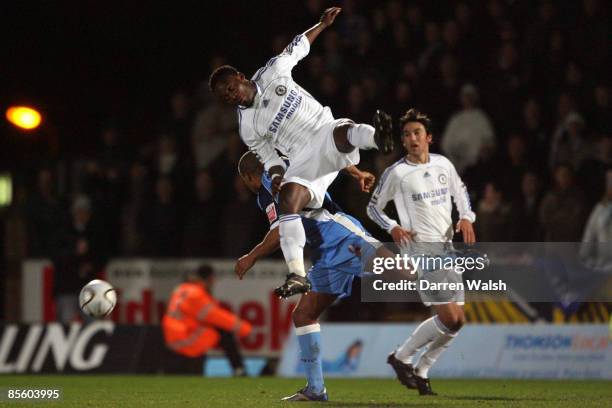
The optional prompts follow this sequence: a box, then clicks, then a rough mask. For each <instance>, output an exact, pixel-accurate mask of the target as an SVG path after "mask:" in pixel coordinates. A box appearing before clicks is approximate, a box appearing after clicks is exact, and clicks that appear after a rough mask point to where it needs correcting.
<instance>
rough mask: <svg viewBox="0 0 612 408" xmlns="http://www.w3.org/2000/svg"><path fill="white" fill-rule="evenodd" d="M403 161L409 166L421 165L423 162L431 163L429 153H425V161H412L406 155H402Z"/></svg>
mask: <svg viewBox="0 0 612 408" xmlns="http://www.w3.org/2000/svg"><path fill="white" fill-rule="evenodd" d="M404 161H405V162H406V164H407V165H409V166H423V165H425V164H429V163H431V154H429V153H428V154H427V163H413V162H411V161H410V160H408V155H406V156H404Z"/></svg>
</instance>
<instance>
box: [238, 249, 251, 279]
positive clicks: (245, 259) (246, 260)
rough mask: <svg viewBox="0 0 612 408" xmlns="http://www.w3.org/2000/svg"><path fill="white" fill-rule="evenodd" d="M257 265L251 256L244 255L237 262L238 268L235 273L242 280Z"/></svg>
mask: <svg viewBox="0 0 612 408" xmlns="http://www.w3.org/2000/svg"><path fill="white" fill-rule="evenodd" d="M253 265H255V260H254V259H253V257H252V256H250V255H243V256H241V257H240V258H239V259H238V262H236V266H235V267H234V272H235V273H236V275H237V276H238V278H239V279H242V278H243V277H244V275H245V274H246V273H247V272H248V271H249V269H251V268H252V267H253Z"/></svg>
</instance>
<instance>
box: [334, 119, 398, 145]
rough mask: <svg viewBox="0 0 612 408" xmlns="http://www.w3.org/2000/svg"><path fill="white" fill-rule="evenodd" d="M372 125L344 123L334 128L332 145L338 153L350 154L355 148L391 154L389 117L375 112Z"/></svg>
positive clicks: (390, 123) (390, 121)
mask: <svg viewBox="0 0 612 408" xmlns="http://www.w3.org/2000/svg"><path fill="white" fill-rule="evenodd" d="M351 122H352V121H351ZM372 123H373V125H374V126H370V125H368V124H365V123H357V124H356V123H346V124H343V125H340V126H337V127H336V128H334V132H333V134H334V143H335V144H336V148H337V149H338V151H340V152H342V153H350V152H352V151H353V150H354V149H355V148H357V149H363V150H369V149H378V150H379V151H380V152H381V153H383V154H389V153H391V152H393V148H394V142H393V131H392V130H393V128H392V120H391V116H389V115H388V114H386V113H385V112H383V111H381V110H377V111H376V113H375V114H374V120H373V121H372Z"/></svg>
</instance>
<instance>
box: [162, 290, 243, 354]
mask: <svg viewBox="0 0 612 408" xmlns="http://www.w3.org/2000/svg"><path fill="white" fill-rule="evenodd" d="M215 328H219V329H223V330H226V331H229V332H233V333H235V334H236V335H237V336H239V337H243V336H248V335H249V333H250V332H251V329H252V327H251V325H250V324H249V323H248V322H247V321H244V320H241V319H240V318H238V316H236V315H235V314H233V313H231V312H229V311H227V310H226V309H223V308H222V307H220V306H219V304H218V302H217V300H215V299H214V298H213V297H212V296H211V295H210V294H209V293H208V292H207V291H206V288H205V285H203V284H200V283H192V282H186V283H182V284H180V285H179V286H177V287H176V288H175V289H174V292H172V295H171V297H170V302H169V303H168V308H167V310H166V314H165V315H164V318H163V319H162V329H163V331H164V338H165V340H166V345H167V346H168V347H169V348H171V349H172V350H174V351H176V352H177V353H180V354H183V355H186V356H189V357H197V356H201V355H203V354H205V353H206V352H207V351H208V350H209V349H211V348H213V347H215V346H216V345H217V343H218V341H219V333H218V331H217V330H215Z"/></svg>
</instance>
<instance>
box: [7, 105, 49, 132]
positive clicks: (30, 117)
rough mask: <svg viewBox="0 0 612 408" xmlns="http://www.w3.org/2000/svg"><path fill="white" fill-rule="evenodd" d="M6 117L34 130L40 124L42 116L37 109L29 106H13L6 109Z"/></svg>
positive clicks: (21, 126)
mask: <svg viewBox="0 0 612 408" xmlns="http://www.w3.org/2000/svg"><path fill="white" fill-rule="evenodd" d="M6 119H8V121H9V122H11V123H12V124H13V125H15V126H17V127H20V128H22V129H26V130H32V129H36V128H37V127H38V125H40V122H41V120H42V117H41V116H40V113H38V112H37V111H36V110H35V109H32V108H29V107H27V106H11V107H10V108H8V110H7V111H6Z"/></svg>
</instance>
